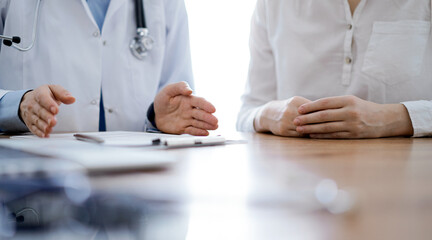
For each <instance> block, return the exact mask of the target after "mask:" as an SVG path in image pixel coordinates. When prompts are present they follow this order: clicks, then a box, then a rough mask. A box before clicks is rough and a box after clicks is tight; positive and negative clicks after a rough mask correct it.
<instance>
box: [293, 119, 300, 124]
mask: <svg viewBox="0 0 432 240" xmlns="http://www.w3.org/2000/svg"><path fill="white" fill-rule="evenodd" d="M294 125H297V126H298V125H300V120H299V119H298V118H296V119H294Z"/></svg>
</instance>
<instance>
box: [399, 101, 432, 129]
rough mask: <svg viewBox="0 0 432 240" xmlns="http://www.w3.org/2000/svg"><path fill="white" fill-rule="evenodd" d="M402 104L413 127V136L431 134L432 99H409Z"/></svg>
mask: <svg viewBox="0 0 432 240" xmlns="http://www.w3.org/2000/svg"><path fill="white" fill-rule="evenodd" d="M402 104H404V105H405V107H406V108H407V110H408V113H409V115H410V118H411V122H412V125H413V128H414V135H413V136H414V137H427V136H432V101H425V100H423V101H411V102H403V103H402Z"/></svg>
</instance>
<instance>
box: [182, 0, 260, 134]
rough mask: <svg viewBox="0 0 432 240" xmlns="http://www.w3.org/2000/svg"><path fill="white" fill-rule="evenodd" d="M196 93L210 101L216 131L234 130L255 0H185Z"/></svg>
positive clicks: (246, 68) (244, 78)
mask: <svg viewBox="0 0 432 240" xmlns="http://www.w3.org/2000/svg"><path fill="white" fill-rule="evenodd" d="M185 2H186V8H187V11H188V15H189V27H190V38H191V51H192V66H193V72H194V76H195V89H196V94H197V95H199V96H202V97H204V98H206V99H207V100H209V101H210V102H212V103H213V104H214V105H215V106H216V109H217V112H216V117H218V119H219V129H218V130H217V131H216V133H217V134H227V133H229V132H232V131H235V122H236V118H237V113H238V111H239V109H240V105H241V101H240V98H241V95H242V94H243V90H244V87H245V83H246V78H247V72H248V66H249V32H250V22H251V17H252V13H253V10H254V8H255V4H256V1H255V0H185Z"/></svg>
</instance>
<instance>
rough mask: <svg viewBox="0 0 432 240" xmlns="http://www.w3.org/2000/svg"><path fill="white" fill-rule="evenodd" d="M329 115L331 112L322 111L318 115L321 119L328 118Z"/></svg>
mask: <svg viewBox="0 0 432 240" xmlns="http://www.w3.org/2000/svg"><path fill="white" fill-rule="evenodd" d="M328 116H329V114H328V113H327V112H321V113H319V114H318V117H319V118H320V119H327V118H328Z"/></svg>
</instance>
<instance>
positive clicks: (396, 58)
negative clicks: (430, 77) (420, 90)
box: [362, 21, 431, 85]
mask: <svg viewBox="0 0 432 240" xmlns="http://www.w3.org/2000/svg"><path fill="white" fill-rule="evenodd" d="M430 27H431V24H430V22H427V21H399V22H375V23H374V26H373V32H372V36H371V38H370V41H369V46H368V49H367V52H366V55H365V58H364V62H363V68H362V72H363V73H364V74H366V75H368V76H370V77H372V78H375V79H377V80H380V81H383V82H385V83H386V84H389V85H393V84H396V83H399V82H403V81H409V80H412V79H413V78H415V77H418V76H419V75H420V74H421V71H422V66H423V58H424V55H425V51H426V46H427V41H428V38H429V33H430Z"/></svg>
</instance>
